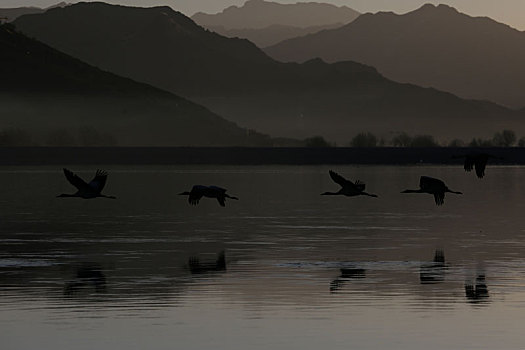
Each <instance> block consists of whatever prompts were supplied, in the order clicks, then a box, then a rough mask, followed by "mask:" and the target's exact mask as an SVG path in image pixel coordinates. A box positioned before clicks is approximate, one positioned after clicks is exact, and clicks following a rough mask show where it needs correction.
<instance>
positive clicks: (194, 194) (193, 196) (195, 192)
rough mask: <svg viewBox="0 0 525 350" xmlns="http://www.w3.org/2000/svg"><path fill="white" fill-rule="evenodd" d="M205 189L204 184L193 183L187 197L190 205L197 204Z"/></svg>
mask: <svg viewBox="0 0 525 350" xmlns="http://www.w3.org/2000/svg"><path fill="white" fill-rule="evenodd" d="M205 190H206V187H205V186H201V185H195V186H193V187H192V189H191V192H190V196H189V197H188V202H189V203H190V204H191V205H197V204H199V201H200V199H201V198H202V196H204V191H205Z"/></svg>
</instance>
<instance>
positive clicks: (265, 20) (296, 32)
mask: <svg viewBox="0 0 525 350" xmlns="http://www.w3.org/2000/svg"><path fill="white" fill-rule="evenodd" d="M359 15H360V14H359V12H357V11H355V10H353V9H351V8H348V7H346V6H340V7H337V6H335V5H331V4H323V3H315V2H301V3H296V4H279V3H276V2H270V1H264V0H249V1H247V2H246V3H245V4H244V5H243V6H231V7H228V8H227V9H225V10H224V11H222V12H220V13H217V14H206V13H202V12H199V13H196V14H195V15H193V16H192V19H193V20H194V21H195V22H196V23H197V24H199V25H201V26H203V27H204V28H207V29H210V30H213V31H214V32H217V33H219V34H221V35H224V36H227V37H230V38H233V37H239V38H245V39H248V40H250V41H251V42H253V43H254V44H256V45H257V46H259V47H265V46H270V45H273V44H277V43H278V42H280V41H283V40H285V39H289V38H293V37H297V36H302V35H306V34H310V33H315V32H318V31H321V30H324V29H331V28H337V27H340V26H342V25H344V24H347V23H350V22H352V21H353V20H354V19H356V18H357V17H358V16H359Z"/></svg>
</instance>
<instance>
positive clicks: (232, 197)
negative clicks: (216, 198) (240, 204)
mask: <svg viewBox="0 0 525 350" xmlns="http://www.w3.org/2000/svg"><path fill="white" fill-rule="evenodd" d="M224 196H225V197H226V198H230V199H235V200H239V198H237V197H234V196H230V195H228V194H225V195H224Z"/></svg>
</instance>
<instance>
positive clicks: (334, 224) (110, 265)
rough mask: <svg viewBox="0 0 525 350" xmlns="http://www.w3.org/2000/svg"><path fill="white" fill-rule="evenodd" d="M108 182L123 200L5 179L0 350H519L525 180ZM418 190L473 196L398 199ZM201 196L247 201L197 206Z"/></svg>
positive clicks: (54, 172) (191, 173) (385, 175)
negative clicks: (441, 201) (361, 190)
mask: <svg viewBox="0 0 525 350" xmlns="http://www.w3.org/2000/svg"><path fill="white" fill-rule="evenodd" d="M106 168H107V170H108V171H109V172H110V177H109V179H108V183H107V186H106V189H105V191H104V192H105V193H106V194H109V195H116V196H117V197H118V200H105V199H98V200H80V199H61V198H55V196H56V195H57V194H59V193H68V192H69V193H71V192H74V189H73V188H72V187H71V186H70V185H69V184H68V183H67V182H66V181H65V178H64V177H63V175H62V173H61V169H57V168H50V167H33V168H22V167H12V168H8V167H2V168H0V183H1V184H2V190H1V194H2V195H1V197H0V329H1V332H0V348H1V349H53V350H56V349H126V350H127V349H523V348H524V346H525V334H524V333H523V321H525V259H524V257H525V249H524V248H525V225H524V224H525V201H524V198H525V183H524V182H523V179H524V178H525V168H523V167H489V168H488V169H487V176H486V178H485V179H483V180H479V179H477V178H476V177H475V175H474V174H466V173H464V172H463V170H462V168H461V167H457V166H455V167H379V166H378V167H344V166H338V167H337V168H335V169H334V170H337V171H338V172H339V173H341V174H342V175H344V176H347V177H348V178H350V179H361V180H363V181H365V182H366V183H367V184H368V188H367V190H368V191H369V192H371V193H376V194H378V195H379V196H380V198H370V197H363V198H344V197H343V198H338V197H322V196H320V195H319V194H320V193H321V192H325V191H337V189H338V186H337V185H336V184H334V183H332V182H331V180H330V178H329V177H328V169H330V167H324V166H322V167H321V166H319V167H295V166H293V167H292V166H264V167H262V166H261V167H242V168H241V167H226V166H225V167H197V166H192V167H183V166H177V167H155V166H150V167H146V166H144V167H123V166H110V167H106ZM72 170H74V171H77V172H78V173H79V175H81V176H83V177H84V178H86V179H90V178H91V177H92V176H93V172H94V168H89V169H88V168H85V167H77V168H75V169H72ZM420 175H429V176H435V177H439V178H442V179H443V180H445V181H446V182H447V184H448V185H449V187H450V188H452V189H453V190H457V191H463V192H464V195H463V196H456V195H447V198H446V199H445V205H444V206H443V207H436V205H435V204H434V200H433V198H432V197H431V196H430V195H423V194H412V195H411V194H400V193H399V192H400V191H401V190H404V189H407V188H417V186H418V181H419V176H420ZM193 184H216V185H220V186H224V187H226V188H228V189H229V191H230V192H231V194H233V195H237V196H238V197H240V201H230V202H227V206H226V208H221V207H219V206H218V204H217V202H216V201H214V200H211V199H203V201H202V202H201V204H200V205H198V206H197V207H192V206H190V205H188V203H187V202H186V198H185V197H182V196H177V193H179V192H182V191H184V190H189V189H190V188H191V186H192V185H193ZM436 251H438V252H441V251H442V252H443V253H444V257H445V263H439V262H438V263H434V262H433V259H434V255H435V252H436ZM221 252H224V257H225V259H224V262H225V265H224V264H223V263H222V259H221ZM341 269H347V270H345V271H344V273H342V271H341Z"/></svg>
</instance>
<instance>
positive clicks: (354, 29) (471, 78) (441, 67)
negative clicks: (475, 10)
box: [265, 4, 525, 108]
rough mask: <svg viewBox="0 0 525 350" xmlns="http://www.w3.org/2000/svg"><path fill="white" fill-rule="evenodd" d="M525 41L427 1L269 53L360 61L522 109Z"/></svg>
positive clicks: (400, 77)
mask: <svg viewBox="0 0 525 350" xmlns="http://www.w3.org/2000/svg"><path fill="white" fill-rule="evenodd" d="M523 43H525V33H524V32H521V31H518V30H516V29H514V28H511V27H509V26H508V25H506V24H502V23H498V22H496V21H494V20H492V19H490V18H486V17H471V16H468V15H466V14H463V13H460V12H458V11H457V10H455V9H454V8H452V7H449V6H447V5H439V6H435V5H431V4H427V5H424V6H423V7H421V8H419V9H418V10H416V11H413V12H410V13H407V14H403V15H398V14H394V13H391V12H380V13H376V14H365V15H362V16H360V17H359V18H357V19H356V20H355V21H353V22H352V23H350V24H347V25H345V26H342V27H340V28H336V29H331V30H325V31H321V32H318V33H315V34H311V35H306V36H303V37H298V38H294V39H290V40H287V41H284V42H282V43H279V44H277V45H275V46H272V47H269V48H266V49H265V52H266V53H268V54H269V55H270V56H271V57H273V58H275V59H277V60H281V61H286V62H290V61H293V62H304V61H306V60H310V59H312V58H316V57H320V58H322V59H323V60H326V61H327V62H338V61H344V60H353V61H357V62H361V63H363V64H368V65H371V66H374V67H375V68H377V69H378V71H379V72H380V73H381V74H383V75H385V76H386V77H387V78H390V79H393V80H396V81H400V82H407V83H412V84H417V85H420V86H425V87H433V88H436V89H440V90H444V91H448V92H452V93H454V94H457V95H458V96H460V97H463V98H474V99H486V100H490V101H493V102H497V103H500V104H504V105H507V106H509V107H513V108H516V107H523V106H524V105H525V70H523V69H522V67H523V62H524V61H525V45H523Z"/></svg>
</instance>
